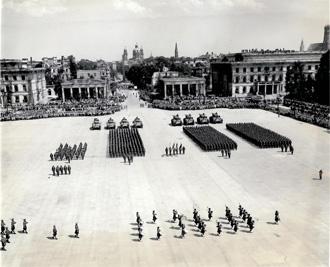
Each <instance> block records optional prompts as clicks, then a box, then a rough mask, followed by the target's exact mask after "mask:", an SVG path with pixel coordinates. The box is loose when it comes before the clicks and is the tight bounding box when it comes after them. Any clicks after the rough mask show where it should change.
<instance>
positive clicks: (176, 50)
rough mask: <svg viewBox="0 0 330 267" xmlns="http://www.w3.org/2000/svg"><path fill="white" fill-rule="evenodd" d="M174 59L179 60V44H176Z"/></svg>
mask: <svg viewBox="0 0 330 267" xmlns="http://www.w3.org/2000/svg"><path fill="white" fill-rule="evenodd" d="M174 57H175V58H178V57H179V52H178V44H177V43H175V50H174Z"/></svg>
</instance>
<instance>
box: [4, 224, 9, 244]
mask: <svg viewBox="0 0 330 267" xmlns="http://www.w3.org/2000/svg"><path fill="white" fill-rule="evenodd" d="M5 235H6V242H7V243H10V241H9V238H10V232H9V230H8V227H6V230H5Z"/></svg>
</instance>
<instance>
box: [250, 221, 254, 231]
mask: <svg viewBox="0 0 330 267" xmlns="http://www.w3.org/2000/svg"><path fill="white" fill-rule="evenodd" d="M249 228H250V232H252V230H253V228H254V220H252V221H251V223H250V224H249Z"/></svg>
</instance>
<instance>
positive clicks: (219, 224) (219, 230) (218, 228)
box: [217, 222, 222, 235]
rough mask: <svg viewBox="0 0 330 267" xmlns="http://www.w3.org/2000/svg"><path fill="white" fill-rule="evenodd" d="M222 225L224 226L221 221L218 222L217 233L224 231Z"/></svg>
mask: <svg viewBox="0 0 330 267" xmlns="http://www.w3.org/2000/svg"><path fill="white" fill-rule="evenodd" d="M221 227H222V225H221V223H220V222H218V223H217V233H218V235H220V234H221V232H222V230H221Z"/></svg>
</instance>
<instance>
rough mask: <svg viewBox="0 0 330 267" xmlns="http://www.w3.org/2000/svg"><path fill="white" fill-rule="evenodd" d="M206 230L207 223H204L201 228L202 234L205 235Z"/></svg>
mask: <svg viewBox="0 0 330 267" xmlns="http://www.w3.org/2000/svg"><path fill="white" fill-rule="evenodd" d="M205 232H206V229H205V224H203V225H202V228H201V234H202V236H204V234H205Z"/></svg>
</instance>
